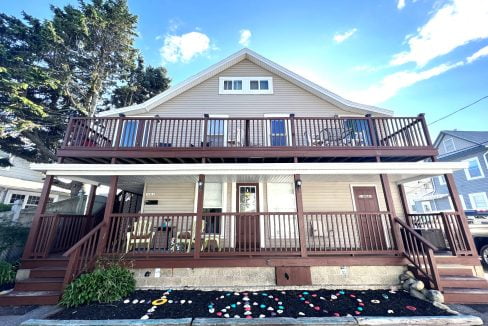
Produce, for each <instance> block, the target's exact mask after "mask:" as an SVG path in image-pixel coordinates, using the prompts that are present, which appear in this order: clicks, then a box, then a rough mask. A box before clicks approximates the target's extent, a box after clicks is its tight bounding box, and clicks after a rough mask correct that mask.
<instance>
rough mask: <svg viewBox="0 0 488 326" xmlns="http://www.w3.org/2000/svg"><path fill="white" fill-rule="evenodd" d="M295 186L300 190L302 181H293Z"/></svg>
mask: <svg viewBox="0 0 488 326" xmlns="http://www.w3.org/2000/svg"><path fill="white" fill-rule="evenodd" d="M295 186H296V187H297V188H300V187H301V186H302V180H300V179H298V180H295Z"/></svg>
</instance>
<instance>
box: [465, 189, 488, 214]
mask: <svg viewBox="0 0 488 326" xmlns="http://www.w3.org/2000/svg"><path fill="white" fill-rule="evenodd" d="M469 200H470V201H471V207H472V208H473V209H476V210H487V209H488V198H487V197H486V192H475V193H472V194H469Z"/></svg>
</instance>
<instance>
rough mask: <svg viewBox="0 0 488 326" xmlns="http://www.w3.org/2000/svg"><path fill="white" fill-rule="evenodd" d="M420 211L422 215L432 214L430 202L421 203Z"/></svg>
mask: <svg viewBox="0 0 488 326" xmlns="http://www.w3.org/2000/svg"><path fill="white" fill-rule="evenodd" d="M422 211H423V212H424V213H430V212H432V207H431V206H430V202H428V201H423V202H422Z"/></svg>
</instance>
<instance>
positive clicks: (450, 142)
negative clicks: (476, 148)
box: [442, 138, 456, 153]
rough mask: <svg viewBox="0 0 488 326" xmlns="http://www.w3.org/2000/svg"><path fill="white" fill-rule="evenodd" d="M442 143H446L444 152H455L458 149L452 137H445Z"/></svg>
mask: <svg viewBox="0 0 488 326" xmlns="http://www.w3.org/2000/svg"><path fill="white" fill-rule="evenodd" d="M442 144H443V145H444V152H446V153H450V152H454V151H455V150H456V147H455V146H454V141H453V140H452V138H446V139H444V141H443V142H442Z"/></svg>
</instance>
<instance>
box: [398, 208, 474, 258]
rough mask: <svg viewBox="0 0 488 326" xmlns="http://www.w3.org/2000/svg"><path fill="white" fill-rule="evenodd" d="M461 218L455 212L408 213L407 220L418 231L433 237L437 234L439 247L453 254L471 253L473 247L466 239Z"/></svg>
mask: <svg viewBox="0 0 488 326" xmlns="http://www.w3.org/2000/svg"><path fill="white" fill-rule="evenodd" d="M463 218H464V216H462V215H461V214H459V213H456V212H441V213H427V214H409V215H408V216H407V222H408V224H409V226H410V227H411V228H413V229H414V230H416V231H417V232H418V233H421V232H422V231H425V232H430V233H432V234H433V237H435V236H436V235H437V236H438V238H439V241H440V243H439V244H438V245H437V246H438V247H440V248H439V249H443V248H445V249H447V250H449V251H451V253H452V255H453V256H457V255H472V254H473V248H471V246H470V243H469V240H468V237H469V235H467V234H466V232H465V231H464V228H463V225H462V219H463ZM441 244H442V245H441Z"/></svg>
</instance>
